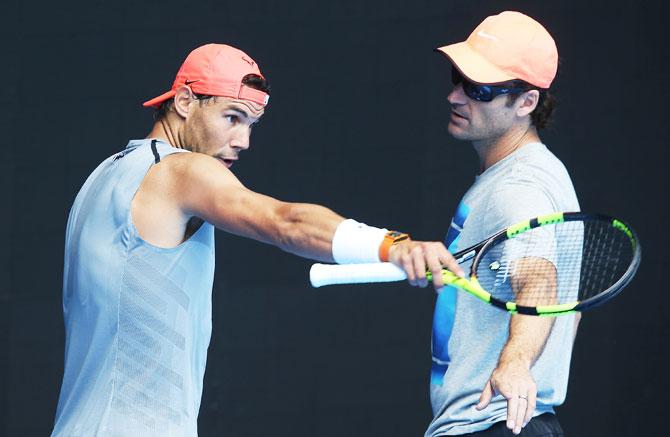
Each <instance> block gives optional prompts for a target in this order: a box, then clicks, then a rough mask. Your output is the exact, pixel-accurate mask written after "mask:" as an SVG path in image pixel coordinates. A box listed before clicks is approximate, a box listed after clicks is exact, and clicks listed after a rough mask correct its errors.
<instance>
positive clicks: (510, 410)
mask: <svg viewBox="0 0 670 437" xmlns="http://www.w3.org/2000/svg"><path fill="white" fill-rule="evenodd" d="M505 397H506V398H507V428H508V429H511V430H512V431H514V430H515V427H516V413H517V411H518V410H519V391H518V389H517V387H516V386H514V388H513V389H512V394H511V395H510V396H509V397H507V396H505Z"/></svg>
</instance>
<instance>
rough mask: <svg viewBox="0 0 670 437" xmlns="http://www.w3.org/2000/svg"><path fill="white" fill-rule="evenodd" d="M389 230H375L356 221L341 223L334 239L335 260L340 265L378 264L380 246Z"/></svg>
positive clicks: (349, 220)
mask: <svg viewBox="0 0 670 437" xmlns="http://www.w3.org/2000/svg"><path fill="white" fill-rule="evenodd" d="M386 232H388V230H387V229H380V228H375V227H372V226H368V225H366V224H365V223H359V222H357V221H356V220H352V219H347V220H345V221H343V222H342V223H340V224H339V225H338V226H337V229H336V230H335V236H334V237H333V259H334V260H335V262H336V263H338V264H359V263H378V262H380V260H379V246H380V245H381V244H382V241H383V240H384V235H386Z"/></svg>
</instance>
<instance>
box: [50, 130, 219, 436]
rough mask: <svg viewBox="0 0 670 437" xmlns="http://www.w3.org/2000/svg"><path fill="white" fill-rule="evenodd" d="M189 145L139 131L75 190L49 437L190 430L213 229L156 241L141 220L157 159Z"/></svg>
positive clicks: (207, 307)
mask: <svg viewBox="0 0 670 437" xmlns="http://www.w3.org/2000/svg"><path fill="white" fill-rule="evenodd" d="M184 152H185V151H183V150H180V149H176V148H173V147H171V146H170V145H169V144H167V143H164V142H161V141H158V140H151V139H146V140H133V141H130V143H129V144H128V146H127V147H126V148H125V149H124V150H123V151H122V152H121V153H119V154H116V155H114V156H111V157H109V158H108V159H106V160H105V161H104V162H103V163H102V164H100V166H98V168H97V169H96V170H95V171H94V172H93V173H92V174H91V175H90V176H89V178H88V180H87V181H86V183H85V184H84V186H83V187H82V188H81V190H80V191H79V194H78V195H77V197H76V199H75V202H74V205H73V206H72V210H71V211H70V216H69V219H68V224H67V233H66V239H65V265H64V275H63V313H64V318H65V332H66V339H65V374H64V377H63V384H62V387H61V392H60V397H59V400H58V408H57V412H56V422H55V427H54V430H53V434H52V435H53V436H194V435H197V415H198V410H199V408H200V398H201V394H202V381H203V376H204V372H205V362H206V359H207V347H208V345H209V340H210V335H211V329H212V324H211V313H212V309H211V302H212V301H211V294H212V282H213V277H214V228H213V226H212V225H210V224H209V223H206V222H205V223H203V224H202V225H201V226H200V228H199V229H198V230H197V231H196V232H195V234H193V235H192V236H191V237H190V238H189V239H188V240H187V241H185V242H183V243H182V244H180V245H179V246H177V247H174V248H169V249H165V248H159V247H155V246H152V245H151V244H149V243H147V242H145V241H144V240H142V238H141V237H140V236H139V235H138V232H137V230H136V229H135V226H134V225H133V221H132V217H131V214H130V205H131V201H132V199H133V197H134V195H135V193H136V192H137V189H138V188H139V186H140V184H141V182H142V180H143V179H144V176H145V175H146V173H147V171H148V170H149V168H150V167H151V166H152V165H154V164H156V163H158V162H159V161H160V159H162V158H164V157H165V156H167V155H170V154H172V153H184Z"/></svg>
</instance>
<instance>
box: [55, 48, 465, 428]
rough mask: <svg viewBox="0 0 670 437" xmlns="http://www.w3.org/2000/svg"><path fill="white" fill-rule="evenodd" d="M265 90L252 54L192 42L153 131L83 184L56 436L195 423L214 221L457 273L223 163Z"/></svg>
mask: <svg viewBox="0 0 670 437" xmlns="http://www.w3.org/2000/svg"><path fill="white" fill-rule="evenodd" d="M268 100H269V94H268V85H267V81H266V80H265V78H264V77H263V75H262V74H261V72H260V70H259V68H258V65H257V64H256V62H255V61H254V60H253V59H252V58H251V57H250V56H248V55H247V54H246V53H244V52H242V51H240V50H238V49H235V48H233V47H230V46H226V45H221V44H208V45H205V46H202V47H199V48H197V49H195V50H194V51H192V52H191V53H190V54H189V55H188V57H187V58H186V60H185V61H184V63H183V65H182V66H181V68H180V70H179V72H178V73H177V77H176V79H175V81H174V84H173V85H172V88H171V89H170V91H168V92H166V93H165V94H163V95H161V96H159V97H156V98H155V99H152V100H149V101H148V102H146V103H145V106H151V107H154V108H156V109H157V112H156V120H155V123H154V125H153V128H152V130H151V132H150V133H149V135H148V136H147V138H145V139H139V140H132V141H130V143H129V144H128V146H127V147H126V148H125V149H124V150H122V151H121V152H120V153H117V154H115V155H114V156H111V157H109V158H108V159H106V160H105V161H104V162H103V163H102V164H100V165H99V166H98V168H97V169H95V171H93V173H92V174H91V175H90V176H89V178H88V179H87V181H86V182H85V183H84V185H83V187H82V188H81V190H80V192H79V194H78V195H77V198H76V199H75V202H74V205H73V206H72V210H71V212H70V217H69V220H68V225H67V234H66V245H65V268H64V278H63V311H64V316H65V325H66V326H65V327H66V347H65V374H64V377H63V384H62V388H61V393H60V398H59V401H58V410H57V413H56V423H55V426H54V430H53V434H52V435H54V436H75V435H76V436H172V437H177V436H194V435H197V416H198V410H199V407H200V398H201V394H202V382H203V375H204V371H205V363H206V359H207V347H208V345H209V340H210V334H211V328H212V325H211V317H212V314H211V292H212V281H213V275H214V228H219V229H222V230H224V231H226V232H230V233H233V234H236V235H240V236H243V237H248V238H253V239H255V240H258V241H262V242H265V243H269V244H273V245H275V246H277V247H279V248H281V249H282V250H284V251H287V252H290V253H293V254H296V255H300V256H303V257H307V258H312V259H315V260H322V261H327V262H333V261H334V262H338V263H357V262H380V261H391V262H393V263H395V264H396V265H398V266H401V267H403V268H404V269H405V270H406V272H407V274H408V277H409V278H410V279H409V281H410V283H411V284H412V285H419V286H426V285H427V281H426V269H428V270H431V271H432V272H433V274H434V278H436V280H435V281H434V286H435V287H436V288H439V287H441V286H442V283H441V275H440V274H438V273H439V271H440V269H441V268H442V266H447V267H449V268H450V269H454V271H457V272H462V271H461V270H460V268H459V267H458V265H457V264H456V263H455V261H454V260H453V258H452V257H451V255H450V254H449V253H448V252H447V250H446V248H445V247H444V245H443V244H442V243H435V242H417V241H412V240H411V239H409V238H408V236H407V235H404V234H400V233H397V232H388V231H387V230H386V229H380V228H375V227H371V226H366V225H364V224H362V223H358V222H356V221H354V220H351V219H348V220H345V219H344V218H343V217H340V216H339V215H337V214H335V213H334V212H332V211H331V210H329V209H327V208H324V207H322V206H318V205H310V204H299V203H286V202H281V201H279V200H276V199H273V198H271V197H268V196H263V195H261V194H258V193H255V192H253V191H251V190H249V189H247V188H246V187H244V186H243V185H242V184H241V183H240V181H239V180H238V179H237V178H236V177H235V175H234V174H233V173H232V172H231V170H230V168H231V167H232V166H233V165H234V163H235V162H236V161H237V160H238V159H239V157H240V154H241V152H243V151H244V150H246V149H248V148H249V137H250V134H251V128H252V126H253V125H254V124H255V123H256V122H257V121H258V120H259V119H260V118H261V117H262V116H263V113H264V112H265V108H266V105H267V103H268ZM250 262H251V260H250ZM256 263H257V264H258V265H259V269H260V268H261V266H262V265H263V262H262V261H260V262H258V261H257V262H256Z"/></svg>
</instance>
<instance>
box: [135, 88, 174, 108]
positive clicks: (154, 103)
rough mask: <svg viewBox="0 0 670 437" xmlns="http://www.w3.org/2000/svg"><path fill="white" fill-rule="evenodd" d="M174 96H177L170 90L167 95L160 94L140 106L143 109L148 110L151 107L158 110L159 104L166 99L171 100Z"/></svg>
mask: <svg viewBox="0 0 670 437" xmlns="http://www.w3.org/2000/svg"><path fill="white" fill-rule="evenodd" d="M175 94H177V92H176V91H175V90H170V91H168V92H167V93H164V94H161V95H160V96H158V97H154V98H153V99H151V100H147V101H146V102H144V103H142V106H144V107H145V108H148V107H149V106H151V107H152V108H158V107H159V106H160V104H161V103H163V102H164V101H166V100H167V99H171V98H172V97H174V96H175Z"/></svg>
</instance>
